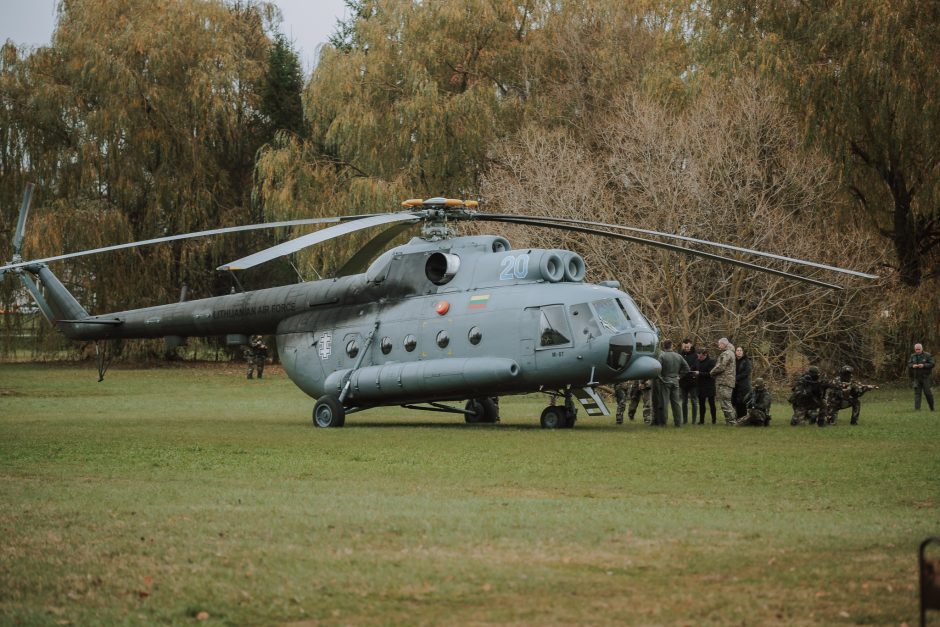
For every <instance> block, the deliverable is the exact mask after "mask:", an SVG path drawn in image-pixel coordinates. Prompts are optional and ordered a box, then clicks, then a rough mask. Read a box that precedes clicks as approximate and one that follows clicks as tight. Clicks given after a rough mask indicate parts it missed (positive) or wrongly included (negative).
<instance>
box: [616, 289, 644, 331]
mask: <svg viewBox="0 0 940 627" xmlns="http://www.w3.org/2000/svg"><path fill="white" fill-rule="evenodd" d="M617 302H618V303H619V304H620V308H621V309H622V310H623V313H624V315H625V316H626V317H627V320H630V321H632V322H633V323H634V324H637V325H644V324H645V325H646V326H649V321H648V320H647V319H646V318H644V317H643V314H641V313H640V310H639V309H637V306H636V303H634V302H633V299H632V298H630V297H629V296H621V297H620V298H618V299H617Z"/></svg>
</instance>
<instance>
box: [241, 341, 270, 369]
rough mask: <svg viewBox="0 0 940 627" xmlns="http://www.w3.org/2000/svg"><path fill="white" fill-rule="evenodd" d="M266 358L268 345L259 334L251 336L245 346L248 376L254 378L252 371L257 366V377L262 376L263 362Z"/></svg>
mask: <svg viewBox="0 0 940 627" xmlns="http://www.w3.org/2000/svg"><path fill="white" fill-rule="evenodd" d="M267 359H268V347H267V346H266V345H265V343H264V340H263V339H262V338H261V336H260V335H253V336H251V341H250V342H249V343H248V346H246V347H245V361H246V362H248V378H249V379H252V378H254V377H253V376H252V373H253V372H254V370H255V369H256V368H257V369H258V378H259V379H260V378H262V377H263V376H264V364H265V362H266V361H267Z"/></svg>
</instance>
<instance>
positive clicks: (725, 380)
mask: <svg viewBox="0 0 940 627" xmlns="http://www.w3.org/2000/svg"><path fill="white" fill-rule="evenodd" d="M718 350H720V351H721V354H720V355H719V356H718V362H717V363H716V364H715V367H714V368H712V370H711V373H710V374H711V375H712V378H714V379H715V383H716V384H717V385H718V394H717V400H718V402H719V403H720V404H721V411H722V413H724V415H725V424H728V425H731V424H734V423H735V421H736V420H737V417H738V416H737V413H736V412H735V410H734V404H733V403H732V402H731V396H732V394H733V393H734V377H735V367H736V365H737V357H736V356H735V354H734V346H732V344H731V342H729V341H728V338H725V337H723V338H721V339H720V340H718Z"/></svg>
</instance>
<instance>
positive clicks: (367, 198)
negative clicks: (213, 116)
mask: <svg viewBox="0 0 940 627" xmlns="http://www.w3.org/2000/svg"><path fill="white" fill-rule="evenodd" d="M347 4H348V6H349V8H350V11H351V16H350V18H349V19H348V20H347V21H345V22H342V23H341V24H340V25H339V28H338V31H337V33H336V34H335V36H334V37H333V39H332V40H331V42H332V45H331V46H326V47H324V49H323V50H322V52H321V57H320V60H319V63H318V65H317V67H316V69H315V70H314V72H313V75H312V78H311V80H310V82H309V83H308V85H307V89H306V94H305V107H306V119H307V123H308V124H309V135H308V138H309V139H308V140H307V141H300V140H298V139H296V138H292V137H282V138H280V141H279V142H277V143H276V144H275V145H272V146H269V147H268V149H266V150H265V151H264V152H263V154H262V156H261V158H260V159H259V165H258V171H257V176H258V193H259V197H260V199H261V201H262V202H263V203H264V206H265V208H266V210H267V211H268V212H269V213H270V214H271V215H276V216H279V217H280V216H295V215H298V214H303V215H307V214H311V213H318V212H323V213H339V212H374V211H376V210H377V209H389V208H393V207H395V206H396V205H397V203H398V202H399V201H400V200H402V199H403V198H407V197H411V196H421V197H427V196H433V195H448V196H450V195H465V196H472V195H475V194H476V193H477V192H478V189H479V180H480V176H481V174H482V173H483V172H484V171H485V170H486V168H487V166H488V164H489V155H490V153H491V151H492V150H493V148H494V147H495V146H496V145H498V144H499V142H500V141H502V140H503V139H505V138H506V137H507V136H509V135H510V134H511V133H512V132H514V131H515V130H516V129H517V128H519V126H520V125H521V124H522V123H523V120H525V119H526V118H529V117H532V118H535V119H538V120H540V122H539V123H540V124H544V125H548V126H551V125H571V124H575V125H577V124H584V121H585V120H586V119H589V118H590V117H591V115H593V114H594V112H596V111H600V110H603V108H605V107H606V106H607V105H608V104H609V103H610V102H611V101H612V98H613V96H614V95H616V93H617V92H618V91H619V90H621V89H623V88H624V85H628V84H630V83H631V82H633V81H634V80H636V77H637V76H638V74H639V73H640V71H641V67H642V64H641V63H639V62H638V58H639V57H640V55H639V54H638V53H637V50H638V49H640V48H643V49H646V48H648V46H647V42H648V41H649V39H650V37H649V28H648V27H647V26H646V25H645V24H644V23H643V20H642V15H643V12H642V9H641V8H642V7H643V6H645V4H646V3H644V2H623V0H580V1H577V2H565V3H558V2H553V1H550V0H521V1H520V0H517V1H512V0H439V1H435V2H415V1H414V0H351V1H350V2H348V3H347ZM364 237H365V236H363V238H364ZM358 242H359V240H356V238H353V245H356V244H357V243H358ZM340 252H341V251H339V250H335V249H330V248H329V247H324V248H323V249H321V251H313V252H311V253H309V254H310V255H311V258H312V260H313V265H314V266H316V267H319V268H329V267H330V266H332V265H334V264H335V263H337V261H338V258H337V255H338V254H339V253H340Z"/></svg>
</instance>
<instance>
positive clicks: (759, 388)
mask: <svg viewBox="0 0 940 627" xmlns="http://www.w3.org/2000/svg"><path fill="white" fill-rule="evenodd" d="M772 400H773V399H772V398H771V397H770V390H768V389H767V387H766V386H765V385H764V380H763V379H754V386H753V387H752V388H751V391H750V392H748V394H747V396H746V397H744V406H745V407H746V408H747V414H745V415H744V416H741V418H739V419H738V421H737V422H736V423H735V424H737V425H738V426H748V425H750V426H753V427H768V426H770V404H771V402H772Z"/></svg>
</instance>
